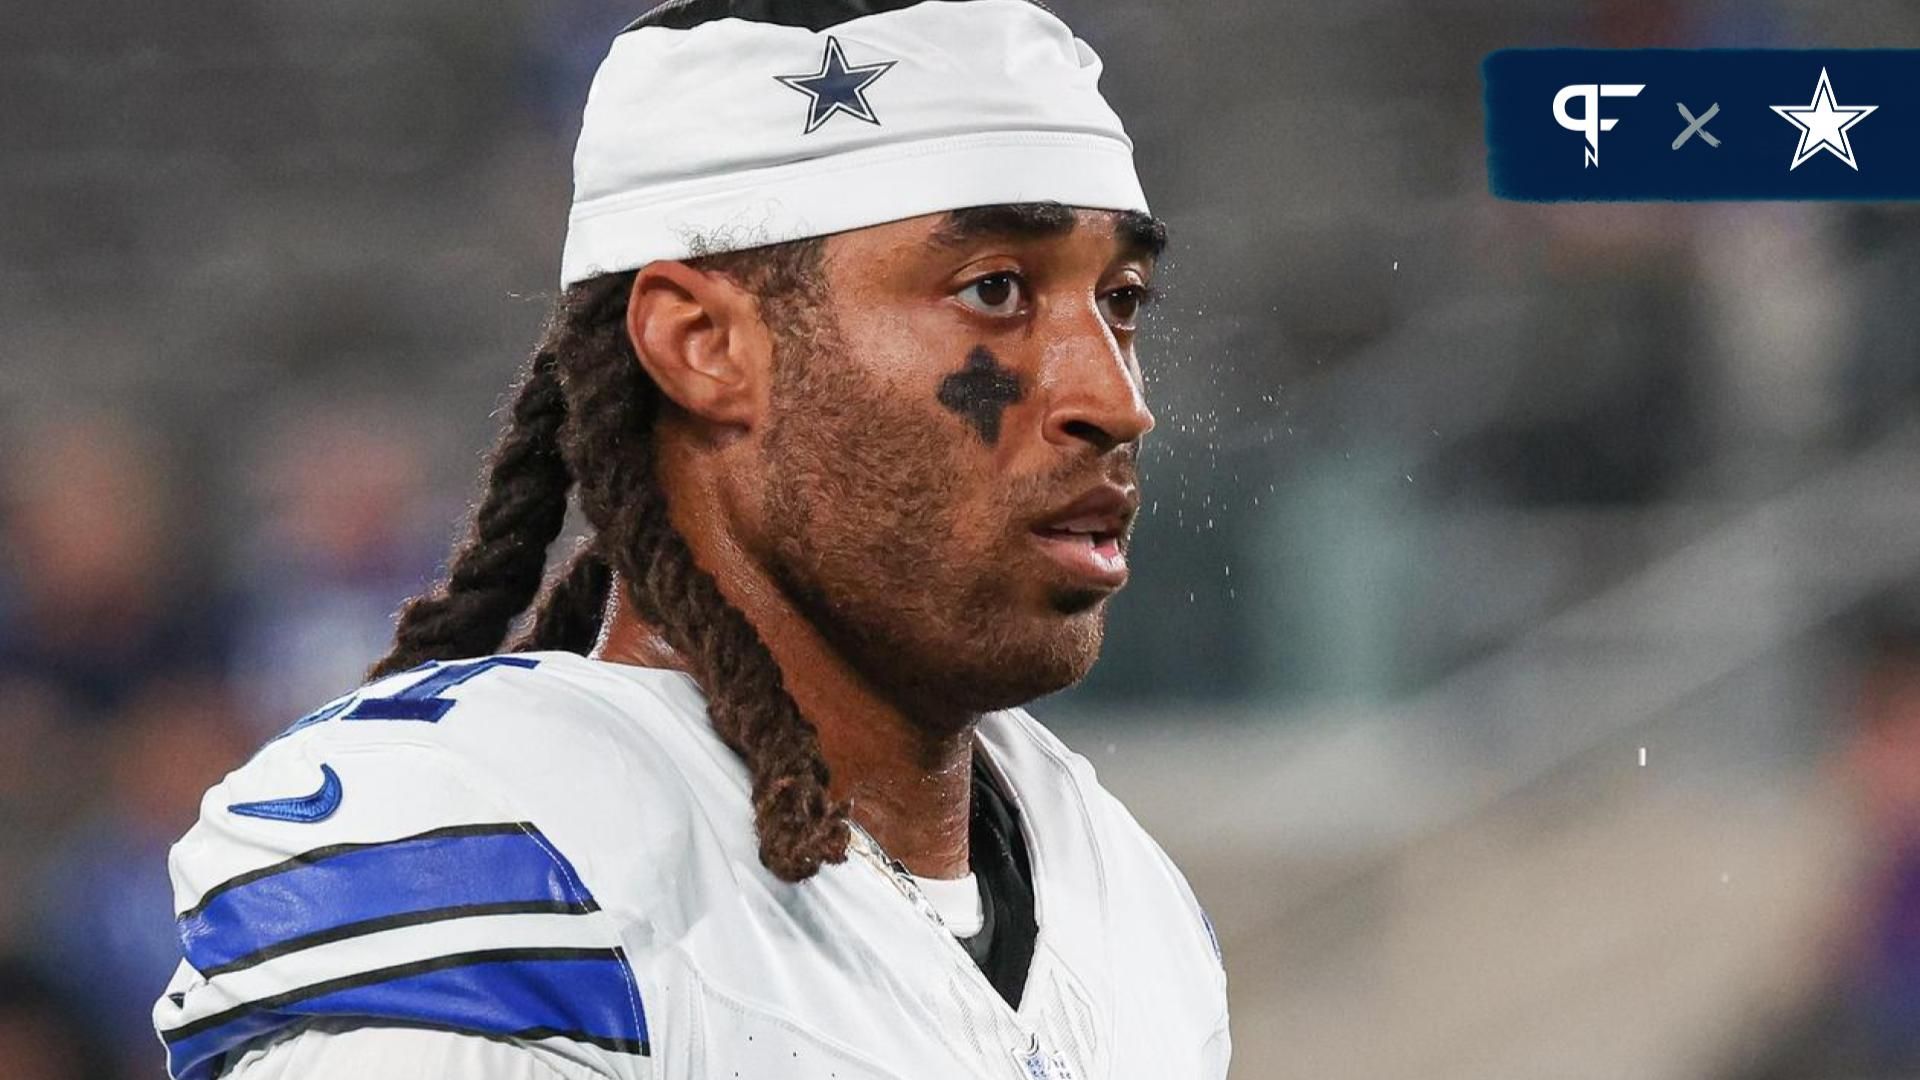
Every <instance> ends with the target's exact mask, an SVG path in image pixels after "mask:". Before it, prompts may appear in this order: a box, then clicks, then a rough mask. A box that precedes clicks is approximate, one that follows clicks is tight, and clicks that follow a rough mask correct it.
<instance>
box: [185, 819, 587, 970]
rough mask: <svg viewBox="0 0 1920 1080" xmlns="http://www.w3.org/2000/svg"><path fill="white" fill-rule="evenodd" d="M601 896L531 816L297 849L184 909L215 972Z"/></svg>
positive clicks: (194, 952)
mask: <svg viewBox="0 0 1920 1080" xmlns="http://www.w3.org/2000/svg"><path fill="white" fill-rule="evenodd" d="M593 910H595V905H594V903H593V898H592V896H591V895H589V894H588V892H587V890H586V887H585V886H583V885H582V884H581V883H580V879H579V877H578V876H577V875H576V874H575V873H574V870H573V867H572V866H571V865H570V864H568V862H567V861H566V859H565V858H564V857H563V856H562V855H561V854H560V852H559V851H558V850H557V849H555V848H554V847H553V845H552V844H550V843H548V842H547V840H546V838H545V837H543V836H541V835H540V832H539V830H538V829H535V828H534V827H533V826H532V825H530V824H526V823H524V822H517V823H516V822H508V823H500V824H488V825H464V826H456V827H453V828H448V829H436V830H434V831H432V832H426V833H421V834H419V835H416V836H410V837H404V838H402V839H399V840H392V841H387V842H384V843H374V844H339V845H335V846H332V847H325V848H318V849H315V850H313V851H309V852H306V853H304V854H301V855H297V856H295V857H293V858H292V859H288V860H286V861H285V862H281V863H277V864H275V865H273V866H270V867H267V868H265V869H264V870H256V871H254V872H252V873H249V874H243V875H241V876H240V877H237V878H234V879H232V880H231V881H228V882H225V883H223V884H221V885H218V886H215V887H214V888H213V889H211V890H209V891H208V892H207V895H206V896H205V897H204V898H203V899H202V900H201V901H200V903H199V904H197V905H195V906H194V908H193V909H192V910H190V911H188V912H187V913H185V914H183V915H181V916H180V919H179V933H180V943H181V946H182V947H183V949H184V950H185V953H186V958H187V962H188V963H190V964H192V965H193V967H194V968H195V970H197V971H199V972H200V974H201V975H202V976H204V977H206V978H209V979H211V978H213V977H215V976H217V975H222V974H225V973H227V972H231V971H238V970H240V969H241V968H246V967H251V966H253V965H255V964H258V963H262V962H264V961H267V960H270V959H273V958H274V957H277V956H284V955H286V954H288V953H291V952H298V951H299V950H301V949H308V948H312V947H314V946H316V945H322V944H326V943H328V942H332V941H341V940H345V939H347V938H351V937H358V936H360V935H362V934H371V933H376V932H378V931H381V930H390V929H393V928H395V927H399V926H414V925H418V924H421V923H428V922H438V921H441V920H444V919H457V918H465V917H468V916H473V915H503V914H517V913H535V912H537V913H552V914H584V913H586V912H590V911H593Z"/></svg>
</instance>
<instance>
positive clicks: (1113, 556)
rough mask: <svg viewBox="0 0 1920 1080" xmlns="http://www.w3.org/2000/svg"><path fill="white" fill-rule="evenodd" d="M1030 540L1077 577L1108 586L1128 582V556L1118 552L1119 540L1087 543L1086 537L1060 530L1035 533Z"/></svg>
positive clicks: (1111, 587) (1110, 539)
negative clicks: (1064, 532)
mask: <svg viewBox="0 0 1920 1080" xmlns="http://www.w3.org/2000/svg"><path fill="white" fill-rule="evenodd" d="M1033 539H1034V542H1036V543H1038V544H1039V545H1040V550H1042V551H1044V552H1046V553H1047V555H1048V557H1049V558H1051V559H1053V561H1054V562H1056V563H1059V564H1060V565H1061V566H1062V567H1064V568H1066V570H1067V571H1068V572H1069V573H1071V574H1073V576H1075V577H1077V578H1082V579H1084V580H1086V581H1087V582H1088V583H1090V584H1094V585H1102V586H1105V587H1107V588H1109V589H1117V588H1119V587H1120V586H1122V585H1125V584H1126V583H1127V557H1126V556H1125V555H1123V554H1121V552H1120V542H1119V541H1118V540H1115V539H1112V538H1107V539H1104V540H1101V541H1100V542H1098V543H1090V542H1089V541H1088V540H1087V539H1086V538H1085V537H1080V536H1068V535H1065V534H1061V533H1034V534H1033Z"/></svg>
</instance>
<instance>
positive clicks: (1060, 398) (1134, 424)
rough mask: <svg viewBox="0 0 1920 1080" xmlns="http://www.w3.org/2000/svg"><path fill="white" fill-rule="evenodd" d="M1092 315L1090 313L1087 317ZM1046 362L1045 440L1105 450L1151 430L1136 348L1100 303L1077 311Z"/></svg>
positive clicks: (1069, 447)
mask: <svg viewBox="0 0 1920 1080" xmlns="http://www.w3.org/2000/svg"><path fill="white" fill-rule="evenodd" d="M1088 316H1090V317H1088ZM1073 324H1074V325H1073V326H1072V327H1070V328H1068V330H1067V331H1066V332H1065V333H1064V334H1063V335H1062V337H1061V339H1059V340H1060V344H1058V345H1057V346H1055V348H1054V349H1053V350H1051V351H1052V353H1053V355H1052V356H1051V357H1050V360H1051V361H1052V362H1051V363H1049V364H1048V371H1047V376H1046V378H1047V384H1048V391H1049V394H1048V397H1049V401H1048V406H1047V417H1046V423H1045V432H1046V437H1047V441H1048V442H1051V443H1053V444H1055V445H1057V446H1060V447H1062V448H1065V449H1070V450H1071V449H1077V448H1078V447H1080V446H1081V445H1091V446H1092V447H1093V448H1094V449H1095V450H1096V451H1098V452H1100V453H1103V454H1104V453H1106V452H1107V451H1109V450H1112V449H1114V448H1115V447H1117V446H1125V445H1127V444H1129V443H1134V442H1138V441H1139V440H1140V438H1141V437H1142V436H1144V435H1146V433H1147V432H1149V431H1152V430H1153V412H1152V410H1150V409H1148V408H1147V400H1146V395H1145V392H1144V391H1143V389H1142V387H1141V385H1140V377H1139V373H1138V371H1137V370H1136V368H1135V366H1134V362H1133V357H1132V354H1131V353H1130V352H1129V351H1128V350H1126V349H1124V348H1122V347H1121V345H1120V343H1119V341H1117V340H1116V339H1115V337H1114V334H1113V331H1112V330H1111V329H1110V328H1109V327H1108V326H1107V324H1106V320H1105V319H1104V318H1103V317H1102V316H1101V315H1100V312H1099V308H1098V305H1097V304H1095V305H1092V306H1091V310H1090V311H1088V312H1086V313H1085V314H1084V315H1082V314H1079V313H1076V316H1075V318H1074V319H1073Z"/></svg>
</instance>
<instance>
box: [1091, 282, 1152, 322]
mask: <svg viewBox="0 0 1920 1080" xmlns="http://www.w3.org/2000/svg"><path fill="white" fill-rule="evenodd" d="M1146 303H1147V290H1146V289H1145V288H1144V287H1143V286H1139V285H1128V286H1126V287H1125V288H1121V289H1115V290H1113V291H1112V292H1110V293H1108V294H1107V295H1106V296H1103V297H1101V306H1103V307H1104V308H1106V312H1107V322H1108V323H1110V324H1111V325H1113V326H1114V327H1116V328H1118V329H1121V330H1132V329H1134V328H1135V323H1136V321H1137V320H1138V319H1139V318H1140V309H1141V308H1143V307H1145V306H1146Z"/></svg>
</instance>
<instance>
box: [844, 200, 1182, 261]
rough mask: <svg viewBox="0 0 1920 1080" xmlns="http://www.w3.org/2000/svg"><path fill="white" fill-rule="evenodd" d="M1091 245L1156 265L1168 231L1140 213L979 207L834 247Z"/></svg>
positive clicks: (903, 251) (848, 235)
mask: <svg viewBox="0 0 1920 1080" xmlns="http://www.w3.org/2000/svg"><path fill="white" fill-rule="evenodd" d="M1063 242H1064V243H1075V244H1086V245H1090V246H1092V247H1094V248H1096V249H1098V250H1100V251H1102V252H1103V253H1105V254H1107V255H1109V256H1111V257H1116V258H1118V257H1133V258H1139V259H1141V260H1143V261H1148V262H1151V261H1152V260H1153V259H1155V258H1157V257H1158V256H1159V254H1160V252H1161V250H1162V249H1164V248H1165V247H1166V242H1167V229H1166V226H1165V225H1164V224H1163V223H1162V222H1161V221H1160V220H1159V219H1157V218H1155V217H1153V216H1152V215H1150V214H1145V213H1141V212H1139V211H1136V210H1093V209H1088V208H1085V207H1075V206H1064V205H1062V204H1060V203H1006V204H1001V205H997V206H976V207H969V208H967V209H962V210H949V211H945V212H942V213H937V214H924V215H922V216H920V217H913V218H907V219H905V220H902V221H891V222H887V223H886V224H883V225H874V226H871V227H868V228H865V229H855V230H852V231H850V232H845V233H840V234H838V235H836V236H834V237H833V238H832V240H831V241H830V242H829V248H830V250H832V249H838V250H839V251H841V252H844V253H846V254H858V255H860V256H863V257H868V258H871V257H876V256H891V257H896V258H897V257H902V256H913V255H921V256H927V257H932V258H940V257H943V256H948V255H954V254H964V253H966V252H968V251H971V250H973V249H975V248H978V247H980V246H983V245H989V244H1012V245H1034V244H1048V243H1055V244H1058V243H1063Z"/></svg>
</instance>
